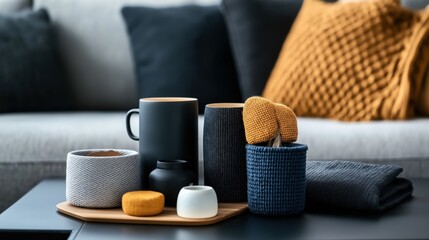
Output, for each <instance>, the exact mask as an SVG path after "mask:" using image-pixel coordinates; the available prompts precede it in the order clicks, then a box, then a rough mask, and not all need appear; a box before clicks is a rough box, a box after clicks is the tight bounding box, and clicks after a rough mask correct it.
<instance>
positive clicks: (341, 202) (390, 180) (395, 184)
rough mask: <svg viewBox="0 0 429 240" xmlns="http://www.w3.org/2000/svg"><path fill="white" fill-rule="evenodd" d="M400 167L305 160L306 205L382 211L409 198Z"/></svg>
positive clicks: (410, 185) (408, 187) (406, 180)
mask: <svg viewBox="0 0 429 240" xmlns="http://www.w3.org/2000/svg"><path fill="white" fill-rule="evenodd" d="M401 172H402V168H401V167H399V166H392V165H375V164H366V163H360V162H349V161H307V173H306V174H307V189H306V205H308V207H320V206H323V205H324V206H326V205H329V206H334V207H341V208H349V209H355V210H369V211H383V210H386V209H388V208H391V207H394V206H396V205H398V204H399V203H401V202H402V201H404V200H405V199H407V198H409V197H410V196H411V194H412V192H413V185H412V183H411V181H410V180H408V179H404V178H397V176H398V174H399V173H401Z"/></svg>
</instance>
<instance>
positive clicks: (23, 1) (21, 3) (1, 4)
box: [0, 0, 32, 14]
mask: <svg viewBox="0 0 429 240" xmlns="http://www.w3.org/2000/svg"><path fill="white" fill-rule="evenodd" d="M31 2H32V1H31V0H0V14H2V13H11V12H17V11H21V10H24V9H30V8H31Z"/></svg>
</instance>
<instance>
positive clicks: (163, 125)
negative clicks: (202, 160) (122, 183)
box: [126, 97, 198, 189]
mask: <svg viewBox="0 0 429 240" xmlns="http://www.w3.org/2000/svg"><path fill="white" fill-rule="evenodd" d="M133 114H139V115H140V116H139V136H136V135H134V134H133V132H132V130H131V126H130V119H131V116H132V115H133ZM126 127H127V132H128V135H129V136H130V138H131V139H133V140H136V141H139V154H140V161H141V166H142V186H143V189H148V188H149V181H148V177H149V174H150V172H151V171H152V170H154V169H155V168H156V163H157V161H158V160H172V159H185V160H186V161H188V167H189V169H190V170H191V171H192V172H193V173H194V175H195V176H196V179H195V181H194V182H197V181H198V100H197V99H196V98H182V97H157V98H142V99H140V104H139V109H132V110H130V111H128V113H127V116H126Z"/></svg>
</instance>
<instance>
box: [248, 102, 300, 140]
mask: <svg viewBox="0 0 429 240" xmlns="http://www.w3.org/2000/svg"><path fill="white" fill-rule="evenodd" d="M243 123H244V129H245V134H246V141H247V142H248V143H249V144H258V143H263V142H268V141H270V140H271V139H273V138H275V137H276V134H277V131H279V132H280V136H281V140H282V142H286V143H292V142H295V141H296V140H297V138H298V124H297V120H296V116H295V113H294V112H293V111H292V110H291V109H290V108H289V107H287V106H285V105H283V104H276V103H273V102H271V101H270V100H268V99H265V98H262V97H251V98H248V99H247V100H246V102H245V103H244V108H243Z"/></svg>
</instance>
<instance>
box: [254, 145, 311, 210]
mask: <svg viewBox="0 0 429 240" xmlns="http://www.w3.org/2000/svg"><path fill="white" fill-rule="evenodd" d="M307 149H308V147H307V145H304V144H299V143H292V144H284V145H283V146H282V147H279V148H273V147H265V146H256V145H250V144H248V145H246V150H247V151H246V159H247V195H248V196H247V197H248V203H249V210H250V211H251V212H252V213H255V214H262V215H271V216H281V215H295V214H300V213H302V212H303V211H304V207H305V186H306V178H305V162H306V155H307Z"/></svg>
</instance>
